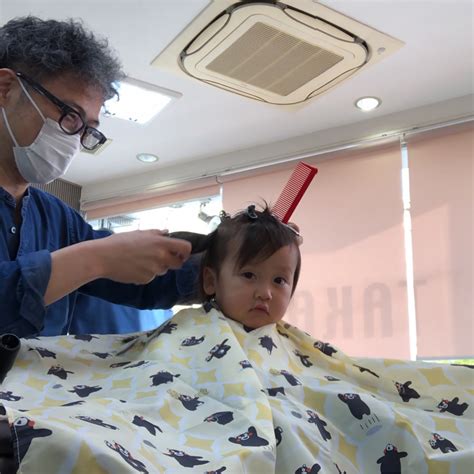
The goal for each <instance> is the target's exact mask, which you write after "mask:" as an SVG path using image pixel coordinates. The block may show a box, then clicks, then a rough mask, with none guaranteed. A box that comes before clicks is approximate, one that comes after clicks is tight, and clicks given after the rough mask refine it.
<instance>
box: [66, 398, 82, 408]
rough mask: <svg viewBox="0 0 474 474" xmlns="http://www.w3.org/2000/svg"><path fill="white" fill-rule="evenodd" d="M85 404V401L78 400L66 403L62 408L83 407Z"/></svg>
mask: <svg viewBox="0 0 474 474" xmlns="http://www.w3.org/2000/svg"><path fill="white" fill-rule="evenodd" d="M83 403H85V402H84V400H78V401H77V402H69V403H64V404H63V405H61V406H62V407H72V406H74V405H82V404H83Z"/></svg>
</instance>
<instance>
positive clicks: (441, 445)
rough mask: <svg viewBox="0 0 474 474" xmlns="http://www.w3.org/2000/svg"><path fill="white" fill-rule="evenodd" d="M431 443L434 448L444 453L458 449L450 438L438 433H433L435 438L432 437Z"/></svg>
mask: <svg viewBox="0 0 474 474" xmlns="http://www.w3.org/2000/svg"><path fill="white" fill-rule="evenodd" d="M429 443H430V446H431V447H432V448H433V449H440V450H441V452H442V453H449V452H454V451H457V450H458V448H456V446H454V444H453V443H452V442H451V441H449V439H446V438H443V437H442V436H441V435H440V434H438V433H433V439H430V440H429Z"/></svg>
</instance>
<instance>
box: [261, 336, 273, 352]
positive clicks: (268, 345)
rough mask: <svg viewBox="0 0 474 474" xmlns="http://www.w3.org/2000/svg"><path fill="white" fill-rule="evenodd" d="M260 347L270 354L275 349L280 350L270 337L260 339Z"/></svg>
mask: <svg viewBox="0 0 474 474" xmlns="http://www.w3.org/2000/svg"><path fill="white" fill-rule="evenodd" d="M258 340H259V341H260V345H261V346H262V347H263V348H264V349H266V350H267V351H268V353H269V354H271V353H272V351H273V348H275V349H278V347H277V346H276V344H275V343H274V342H273V339H272V338H271V337H270V336H262V337H259V338H258Z"/></svg>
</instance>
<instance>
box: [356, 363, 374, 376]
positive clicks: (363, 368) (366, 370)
mask: <svg viewBox="0 0 474 474" xmlns="http://www.w3.org/2000/svg"><path fill="white" fill-rule="evenodd" d="M352 365H353V366H354V367H357V368H358V369H359V371H360V373H361V374H363V373H364V372H368V373H369V374H370V375H373V376H374V377H377V378H380V376H379V375H377V374H376V373H375V372H374V371H372V370H370V369H368V368H367V367H362V366H360V365H357V364H352Z"/></svg>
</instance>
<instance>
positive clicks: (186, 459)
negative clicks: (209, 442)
mask: <svg viewBox="0 0 474 474" xmlns="http://www.w3.org/2000/svg"><path fill="white" fill-rule="evenodd" d="M163 454H164V455H166V456H169V457H171V458H174V459H176V461H178V462H179V463H180V464H181V466H183V467H194V466H199V465H201V464H207V463H208V462H209V461H206V460H205V459H203V458H202V456H191V455H189V454H186V453H185V452H184V451H179V450H177V449H169V448H168V452H167V453H163Z"/></svg>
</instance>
